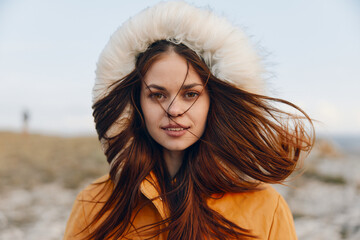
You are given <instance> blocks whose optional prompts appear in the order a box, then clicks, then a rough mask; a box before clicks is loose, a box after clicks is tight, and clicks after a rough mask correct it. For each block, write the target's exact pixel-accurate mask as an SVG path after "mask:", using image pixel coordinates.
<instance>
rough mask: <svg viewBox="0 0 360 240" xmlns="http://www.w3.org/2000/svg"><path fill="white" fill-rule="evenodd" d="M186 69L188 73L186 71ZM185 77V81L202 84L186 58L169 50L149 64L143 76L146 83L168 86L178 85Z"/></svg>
mask: <svg viewBox="0 0 360 240" xmlns="http://www.w3.org/2000/svg"><path fill="white" fill-rule="evenodd" d="M187 71H188V75H187V76H186V73H187ZM185 77H186V81H185V82H186V83H187V84H192V83H198V84H202V81H201V78H200V76H199V75H198V74H197V72H196V71H195V70H194V68H193V67H192V66H191V65H190V64H189V66H188V65H187V62H186V59H185V58H184V57H182V56H180V55H179V54H177V53H175V52H173V51H170V52H166V53H164V54H162V55H161V56H159V58H158V59H157V60H156V61H155V62H154V63H153V64H152V65H151V66H150V68H149V70H148V71H147V72H146V74H145V76H144V81H145V82H146V84H148V85H149V84H157V85H161V86H168V87H175V86H177V87H180V86H181V84H182V83H183V82H184V79H185Z"/></svg>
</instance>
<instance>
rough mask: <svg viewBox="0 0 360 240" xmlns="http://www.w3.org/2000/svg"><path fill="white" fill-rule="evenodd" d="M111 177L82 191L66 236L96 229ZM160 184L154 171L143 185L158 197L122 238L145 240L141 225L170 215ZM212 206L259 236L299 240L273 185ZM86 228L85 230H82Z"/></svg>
mask: <svg viewBox="0 0 360 240" xmlns="http://www.w3.org/2000/svg"><path fill="white" fill-rule="evenodd" d="M108 178H109V176H108V175H107V176H104V177H102V178H100V179H98V180H97V181H95V183H93V184H91V185H90V186H88V187H87V188H85V189H84V190H83V191H81V192H80V193H79V195H78V196H77V198H76V200H75V203H74V206H73V209H72V212H71V215H70V218H69V220H68V223H67V226H66V230H65V236H64V239H66V240H68V239H82V238H84V236H86V235H87V234H88V233H89V231H92V230H93V228H90V229H85V228H86V226H87V225H88V223H89V222H90V221H91V219H92V218H93V217H94V216H95V214H96V213H97V212H98V211H99V210H100V209H101V207H102V206H103V203H96V202H99V201H100V202H104V201H106V199H107V198H108V197H109V196H110V194H111V189H112V188H111V187H104V186H105V183H101V182H103V181H104V180H107V179H108ZM99 183H100V184H99ZM156 186H157V184H156V180H155V178H154V176H153V175H152V174H150V175H149V176H148V177H147V179H145V180H144V181H143V183H142V184H141V192H142V193H143V194H144V197H147V198H149V199H154V198H156V199H155V200H154V201H153V204H152V205H149V204H148V205H146V206H145V207H144V208H142V209H141V211H140V212H139V213H138V214H137V216H136V218H135V220H134V224H133V226H132V227H129V231H128V234H127V235H126V236H125V237H123V238H122V239H136V240H137V239H143V237H144V236H141V235H140V234H138V233H137V232H136V229H137V228H139V227H141V226H145V225H147V224H149V223H154V222H158V221H160V220H162V219H164V218H166V216H168V210H167V208H166V206H165V205H164V204H163V203H162V200H161V199H160V198H158V191H157V190H156ZM104 189H105V190H104ZM208 205H209V207H211V208H212V209H214V210H215V211H217V212H219V213H221V214H222V215H223V216H224V217H226V218H227V219H229V220H231V221H233V222H234V223H236V224H238V225H239V226H241V227H243V228H246V229H251V230H252V233H253V234H255V235H256V236H258V237H259V239H267V240H294V239H297V237H296V233H295V228H294V222H293V217H292V215H291V212H290V210H289V208H288V206H287V204H286V202H285V200H284V199H283V197H282V196H281V195H280V194H279V193H277V192H276V190H275V189H273V187H271V186H270V185H264V189H263V190H260V191H257V192H252V193H227V194H225V195H224V196H223V197H221V198H213V199H209V200H208ZM104 217H106V216H104ZM100 222H101V220H100ZM97 224H99V223H97ZM94 227H96V226H94ZM83 229H85V230H84V231H82V230H83ZM81 231H82V232H81ZM79 233H80V234H79ZM166 237H167V236H166V234H165V233H164V234H162V235H160V236H157V237H156V238H154V239H157V240H165V239H166Z"/></svg>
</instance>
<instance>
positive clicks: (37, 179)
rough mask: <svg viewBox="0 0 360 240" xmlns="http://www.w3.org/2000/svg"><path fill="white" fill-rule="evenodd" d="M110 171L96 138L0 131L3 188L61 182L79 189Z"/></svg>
mask: <svg viewBox="0 0 360 240" xmlns="http://www.w3.org/2000/svg"><path fill="white" fill-rule="evenodd" d="M107 171H108V164H107V162H106V159H105V156H104V154H103V152H102V150H101V146H100V143H99V141H98V140H97V138H96V137H78V138H65V137H52V136H43V135H31V134H30V135H23V134H19V133H11V132H0V191H4V190H8V189H13V188H25V189H32V188H34V187H35V186H38V185H40V184H44V183H51V182H54V181H56V182H58V183H60V184H61V185H62V186H63V187H65V188H72V189H74V188H78V187H79V186H80V185H81V184H82V183H83V181H84V180H86V179H95V178H96V177H98V176H101V175H104V174H105V173H107Z"/></svg>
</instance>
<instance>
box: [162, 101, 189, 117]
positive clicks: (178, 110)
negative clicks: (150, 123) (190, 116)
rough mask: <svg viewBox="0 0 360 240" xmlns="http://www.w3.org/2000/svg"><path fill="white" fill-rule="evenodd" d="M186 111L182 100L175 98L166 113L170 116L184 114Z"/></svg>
mask: <svg viewBox="0 0 360 240" xmlns="http://www.w3.org/2000/svg"><path fill="white" fill-rule="evenodd" d="M184 111H185V110H184V106H183V104H182V103H181V101H177V99H175V100H174V101H173V102H171V103H170V104H169V106H168V108H167V111H166V113H167V115H168V116H169V117H179V116H181V115H183V114H184Z"/></svg>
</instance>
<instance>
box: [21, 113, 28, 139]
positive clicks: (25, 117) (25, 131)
mask: <svg viewBox="0 0 360 240" xmlns="http://www.w3.org/2000/svg"><path fill="white" fill-rule="evenodd" d="M29 118H30V115H29V111H28V110H26V109H25V110H24V111H23V113H22V122H23V124H22V125H23V127H22V132H23V134H24V135H28V134H29Z"/></svg>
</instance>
